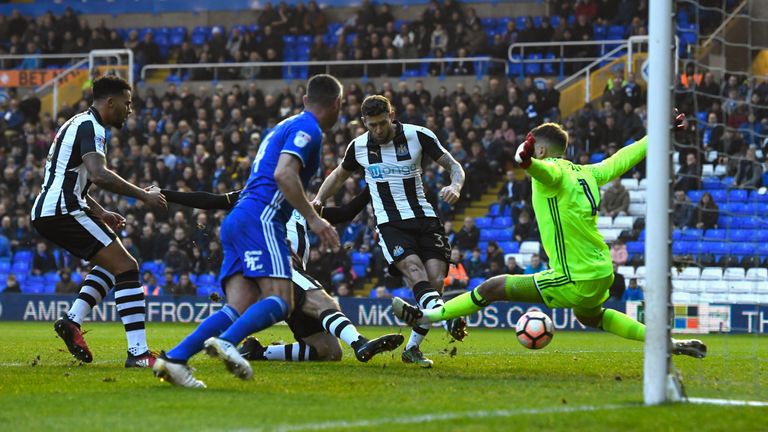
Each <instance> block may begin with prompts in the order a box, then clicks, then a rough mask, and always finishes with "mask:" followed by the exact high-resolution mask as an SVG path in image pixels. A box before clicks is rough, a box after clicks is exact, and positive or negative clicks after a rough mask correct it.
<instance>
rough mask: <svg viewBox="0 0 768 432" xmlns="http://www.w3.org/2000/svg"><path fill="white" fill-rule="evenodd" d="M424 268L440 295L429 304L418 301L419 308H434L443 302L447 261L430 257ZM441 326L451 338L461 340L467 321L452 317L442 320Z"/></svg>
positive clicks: (464, 334)
mask: <svg viewBox="0 0 768 432" xmlns="http://www.w3.org/2000/svg"><path fill="white" fill-rule="evenodd" d="M424 268H426V269H427V276H428V277H429V282H430V283H431V284H432V287H434V289H435V290H436V291H437V293H439V295H440V297H438V298H436V299H434V300H433V301H432V302H430V303H429V304H425V305H422V304H420V303H419V308H421V309H422V310H428V309H434V308H437V307H440V306H442V305H443V304H445V302H444V300H443V298H442V294H443V285H444V283H445V276H446V275H447V274H448V263H447V262H446V261H444V260H443V259H438V258H431V259H428V260H426V262H425V263H424ZM443 328H445V331H447V332H448V334H450V335H451V337H452V338H454V339H456V340H457V341H462V340H464V338H465V337H466V336H467V334H468V333H467V321H466V320H465V319H464V318H463V317H458V318H453V319H450V320H446V321H443Z"/></svg>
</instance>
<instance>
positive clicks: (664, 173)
mask: <svg viewBox="0 0 768 432" xmlns="http://www.w3.org/2000/svg"><path fill="white" fill-rule="evenodd" d="M649 6H650V10H649V21H650V22H649V27H648V29H649V43H648V52H649V54H648V61H649V65H650V67H649V69H650V71H649V77H648V78H649V80H648V92H647V93H648V154H647V158H646V159H647V162H646V163H647V167H648V168H647V171H646V172H647V178H648V186H647V188H648V191H647V194H648V195H647V196H648V197H649V199H648V200H647V207H646V227H647V229H646V237H645V251H646V253H645V256H646V263H645V265H646V275H647V276H646V281H647V282H646V287H647V288H646V291H645V317H646V318H645V324H646V333H645V357H644V358H645V362H644V365H643V393H644V397H643V399H644V401H645V404H646V405H656V404H660V403H662V402H665V401H667V400H670V399H673V398H674V399H679V396H680V393H679V392H678V391H677V390H675V391H674V392H671V393H672V394H670V395H668V394H667V384H668V382H669V383H672V381H671V377H670V373H669V372H670V359H669V344H670V328H669V305H670V284H671V283H670V276H669V263H670V259H669V254H670V245H669V239H670V234H671V231H670V220H669V219H670V212H669V210H670V159H671V156H670V148H671V147H670V130H669V125H670V116H671V114H672V103H671V98H672V86H671V83H672V82H673V77H672V61H673V53H672V50H673V49H674V46H673V45H672V2H670V1H654V2H649Z"/></svg>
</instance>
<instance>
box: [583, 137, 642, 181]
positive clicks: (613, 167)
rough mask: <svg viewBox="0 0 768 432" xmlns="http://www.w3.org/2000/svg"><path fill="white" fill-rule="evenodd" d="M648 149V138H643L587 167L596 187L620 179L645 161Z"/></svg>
mask: <svg viewBox="0 0 768 432" xmlns="http://www.w3.org/2000/svg"><path fill="white" fill-rule="evenodd" d="M647 149H648V137H647V136H645V137H643V138H641V139H640V140H639V141H636V142H634V143H632V144H630V145H628V146H626V147H624V148H622V149H621V150H619V151H617V152H616V153H615V154H614V155H613V156H611V157H609V158H607V159H605V160H603V161H602V162H600V163H596V164H592V165H587V169H589V170H590V171H591V172H592V176H594V177H595V180H596V181H597V185H598V186H602V185H604V184H606V183H608V182H610V181H611V180H613V179H615V178H616V177H621V176H622V175H624V173H626V172H627V171H629V170H630V169H632V167H634V166H635V165H637V164H638V163H640V162H641V161H642V160H643V159H645V153H646V151H647Z"/></svg>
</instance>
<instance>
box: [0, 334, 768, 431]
mask: <svg viewBox="0 0 768 432" xmlns="http://www.w3.org/2000/svg"><path fill="white" fill-rule="evenodd" d="M84 328H85V329H86V330H89V332H88V334H87V335H86V339H87V340H88V342H89V344H90V346H91V349H92V351H93V353H94V357H95V360H94V363H92V364H89V365H79V364H76V363H74V361H73V359H72V357H71V356H70V355H69V354H68V353H67V352H66V351H65V350H64V344H63V343H62V342H61V341H60V340H59V339H57V338H56V336H55V333H54V332H53V329H52V325H51V324H50V323H2V324H0V335H1V336H0V341H2V343H0V407H2V409H0V430H3V431H12V430H46V431H49V430H70V431H71V430H89V431H90V430H93V431H101V430H108V431H110V432H113V431H122V430H126V431H136V430H141V429H147V428H149V429H157V430H175V431H188V430H242V431H251V430H278V431H301V430H331V431H333V430H355V431H360V430H387V431H399V430H403V431H441V432H442V431H486V430H512V431H519V430H547V431H552V430H568V431H578V430H651V429H653V430H665V431H666V430H680V431H688V430H697V431H701V430H713V431H719V430H726V429H727V430H760V429H762V430H765V429H764V427H765V418H766V414H767V413H768V408H757V407H746V408H745V407H721V406H712V405H690V404H685V405H683V404H674V405H665V406H661V407H653V408H647V407H643V406H642V405H641V403H640V402H641V401H642V369H643V360H642V344H640V343H637V342H632V341H625V340H622V339H619V338H617V337H615V336H612V335H607V334H602V333H577V332H560V333H557V334H556V335H555V339H554V341H553V342H552V344H550V345H549V346H548V347H546V348H545V349H543V350H541V351H528V350H526V349H524V348H522V347H521V346H520V345H519V344H518V343H517V341H516V340H515V338H514V334H513V333H512V332H511V331H509V330H507V331H504V330H479V329H473V330H471V332H470V335H469V337H468V338H467V339H466V340H465V342H461V343H448V339H447V337H446V336H445V335H444V333H443V332H442V331H438V330H437V329H435V330H433V331H432V334H431V335H430V337H429V338H428V339H427V342H426V343H425V344H424V346H423V349H424V351H425V353H427V354H428V355H429V356H430V357H431V358H433V359H434V360H435V368H434V369H431V370H421V369H418V368H416V367H413V365H405V364H403V363H401V362H400V358H399V351H397V352H396V353H395V355H391V354H387V355H383V356H380V357H378V358H375V359H373V360H371V361H370V362H369V363H367V364H359V363H358V362H357V361H356V360H355V359H354V357H353V356H352V353H351V351H350V350H349V349H348V348H345V357H344V360H343V361H341V362H339V363H279V362H269V363H268V362H260V363H257V364H255V365H254V366H255V368H254V369H255V378H254V380H252V381H249V382H241V381H238V380H236V379H235V378H232V377H231V376H230V375H229V374H228V373H227V372H226V370H225V369H224V367H223V366H222V365H221V364H220V363H218V362H216V361H214V360H212V359H209V358H208V357H206V356H204V355H201V356H198V357H195V358H194V359H193V361H192V365H193V366H194V367H195V368H197V373H196V376H197V377H198V378H200V379H202V380H203V381H205V382H206V384H208V389H206V390H188V389H180V388H174V387H171V386H170V385H168V384H165V383H161V382H159V381H158V380H157V379H155V378H154V377H153V376H152V374H151V372H150V371H148V370H125V369H124V368H123V364H122V363H123V361H124V360H125V351H124V349H125V341H124V335H123V330H122V326H121V325H119V324H90V323H88V324H86V325H85V326H84ZM192 328H193V327H192V325H189V324H178V325H176V324H154V325H153V324H150V326H149V340H150V343H151V345H152V346H153V347H154V348H157V349H160V348H164V349H167V348H170V347H171V346H173V345H174V344H175V343H176V342H178V341H179V340H181V339H182V338H183V337H184V335H186V334H187V333H188V332H189V331H190V330H191V329H192ZM362 330H363V332H364V333H365V334H367V335H378V334H382V333H384V332H385V331H398V330H397V329H384V328H363V329H362ZM260 339H261V340H262V341H274V340H281V339H282V340H291V336H290V334H289V332H288V329H287V328H286V327H284V326H278V327H275V328H273V329H270V330H268V331H265V332H263V333H262V334H261V335H260ZM703 339H704V340H705V342H707V344H708V345H709V349H710V356H709V357H708V358H707V359H705V360H696V359H691V358H680V357H677V358H676V359H675V364H676V365H677V367H678V368H679V369H680V370H681V371H682V373H683V376H684V379H685V383H686V386H687V390H688V393H689V395H690V396H697V397H710V398H733V399H747V400H768V366H766V358H768V339H767V338H766V337H765V336H754V335H741V336H736V335H717V336H714V335H713V336H704V337H703ZM453 348H456V352H455V355H451V351H453Z"/></svg>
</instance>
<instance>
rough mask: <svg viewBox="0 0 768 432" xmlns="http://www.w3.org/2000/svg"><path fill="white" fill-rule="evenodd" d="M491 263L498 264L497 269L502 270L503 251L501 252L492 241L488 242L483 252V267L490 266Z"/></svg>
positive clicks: (497, 245)
mask: <svg viewBox="0 0 768 432" xmlns="http://www.w3.org/2000/svg"><path fill="white" fill-rule="evenodd" d="M492 261H495V262H496V263H497V264H498V268H499V269H501V270H503V269H504V251H502V250H501V248H500V247H499V244H498V243H496V242H495V241H494V240H491V241H489V242H488V246H487V248H486V252H485V265H486V266H490V265H491V262H492Z"/></svg>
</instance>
